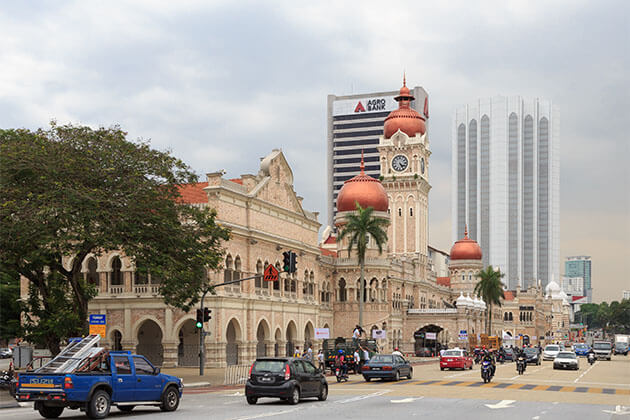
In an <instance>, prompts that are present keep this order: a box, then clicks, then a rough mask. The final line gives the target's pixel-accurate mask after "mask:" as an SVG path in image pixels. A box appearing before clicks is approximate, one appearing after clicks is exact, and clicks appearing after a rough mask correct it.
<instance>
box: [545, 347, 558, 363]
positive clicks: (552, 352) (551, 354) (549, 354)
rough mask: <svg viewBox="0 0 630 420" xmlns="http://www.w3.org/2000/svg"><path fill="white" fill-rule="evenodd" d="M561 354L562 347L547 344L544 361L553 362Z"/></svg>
mask: <svg viewBox="0 0 630 420" xmlns="http://www.w3.org/2000/svg"><path fill="white" fill-rule="evenodd" d="M558 353H560V346H559V345H557V344H547V345H546V346H545V349H544V350H543V360H553V359H555V358H556V356H557V355H558Z"/></svg>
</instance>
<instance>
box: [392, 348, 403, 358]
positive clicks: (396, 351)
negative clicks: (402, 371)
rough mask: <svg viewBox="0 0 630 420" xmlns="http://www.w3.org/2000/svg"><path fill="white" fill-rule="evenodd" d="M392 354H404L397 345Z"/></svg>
mask: <svg viewBox="0 0 630 420" xmlns="http://www.w3.org/2000/svg"><path fill="white" fill-rule="evenodd" d="M392 354H395V355H398V356H402V353H401V352H400V350H398V347H396V348H395V349H394V351H393V352H392Z"/></svg>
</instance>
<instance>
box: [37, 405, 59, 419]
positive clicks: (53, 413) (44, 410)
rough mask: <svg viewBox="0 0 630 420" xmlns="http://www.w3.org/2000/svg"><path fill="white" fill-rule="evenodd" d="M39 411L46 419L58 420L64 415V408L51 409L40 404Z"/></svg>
mask: <svg viewBox="0 0 630 420" xmlns="http://www.w3.org/2000/svg"><path fill="white" fill-rule="evenodd" d="M37 411H39V414H40V415H41V416H42V417H44V418H45V419H56V418H57V417H59V416H60V415H61V413H63V407H50V406H48V405H44V404H41V403H40V404H39V407H38V408H37Z"/></svg>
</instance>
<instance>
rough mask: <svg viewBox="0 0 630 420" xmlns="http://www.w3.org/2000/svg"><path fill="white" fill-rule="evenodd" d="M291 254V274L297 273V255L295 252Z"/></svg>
mask: <svg viewBox="0 0 630 420" xmlns="http://www.w3.org/2000/svg"><path fill="white" fill-rule="evenodd" d="M289 254H290V256H289V273H295V272H296V271H297V255H296V254H295V252H290V253H289Z"/></svg>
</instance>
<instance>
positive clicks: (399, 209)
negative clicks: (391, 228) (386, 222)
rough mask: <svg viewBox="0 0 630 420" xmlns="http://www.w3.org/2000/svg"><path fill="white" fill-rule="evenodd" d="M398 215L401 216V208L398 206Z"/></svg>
mask: <svg viewBox="0 0 630 420" xmlns="http://www.w3.org/2000/svg"><path fill="white" fill-rule="evenodd" d="M398 215H399V216H402V209H401V208H400V207H399V208H398Z"/></svg>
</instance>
